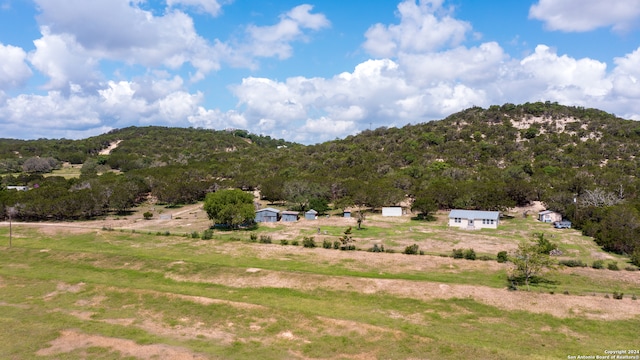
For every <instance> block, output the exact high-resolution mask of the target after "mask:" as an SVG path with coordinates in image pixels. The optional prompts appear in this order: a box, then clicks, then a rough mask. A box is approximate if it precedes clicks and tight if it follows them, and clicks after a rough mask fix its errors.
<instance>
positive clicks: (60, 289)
mask: <svg viewBox="0 0 640 360" xmlns="http://www.w3.org/2000/svg"><path fill="white" fill-rule="evenodd" d="M84 286H85V283H83V282H80V283H77V284H75V285H71V284H66V283H63V282H60V283H58V285H56V290H55V291H53V292H50V293H48V294H47V295H45V296H44V299H45V300H49V299H51V298H53V297H55V296H57V295H59V294H63V293H74V294H75V293H78V292H80V291H82V289H83V288H84Z"/></svg>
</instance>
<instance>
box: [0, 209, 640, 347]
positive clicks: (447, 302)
mask: <svg viewBox="0 0 640 360" xmlns="http://www.w3.org/2000/svg"><path fill="white" fill-rule="evenodd" d="M395 225H396V224H394V226H392V227H390V226H389V225H388V224H385V223H378V222H376V221H375V220H370V221H367V222H365V229H364V230H360V231H357V230H355V228H354V230H353V236H354V238H355V239H356V240H359V241H357V242H356V244H358V246H359V247H360V246H362V247H366V246H368V244H370V243H372V242H374V241H378V240H382V241H384V242H385V243H389V244H391V243H393V244H395V245H394V246H397V247H398V248H399V249H401V248H403V247H404V246H406V244H411V243H414V242H415V243H418V244H422V245H425V244H428V243H429V242H428V241H431V240H430V239H433V238H440V239H439V240H437V241H438V242H446V241H451V239H452V238H455V236H458V235H466V236H469V235H467V234H468V233H461V234H458V232H457V230H456V231H452V230H450V229H447V228H446V227H443V226H442V223H438V222H434V223H425V222H420V221H412V220H407V221H406V222H402V223H400V224H397V226H395ZM538 225H539V224H537V223H533V222H527V219H517V218H514V219H512V220H509V222H505V224H503V226H502V227H501V229H499V230H497V231H493V232H492V231H481V232H478V233H474V234H473V236H478V239H482V241H484V242H487V243H495V244H497V245H496V246H497V247H500V246H502V244H508V243H509V242H516V243H517V242H518V241H520V240H522V239H528V238H529V237H530V236H531V232H532V231H537V230H543V231H549V233H550V234H554V237H553V240H554V241H557V242H558V243H559V244H561V247H562V246H564V247H566V249H567V250H576V254H575V256H576V257H579V258H581V259H585V260H589V259H590V258H589V256H591V254H592V253H593V252H594V251H598V249H597V247H595V246H594V245H593V244H591V243H589V242H587V241H584V240H585V239H583V237H581V236H580V235H579V234H577V233H575V232H573V231H568V232H552V230H549V229H548V228H547V227H542V226H538ZM314 229H315V227H309V228H308V229H301V230H300V232H299V234H298V235H296V237H299V238H300V240H301V239H302V237H304V236H315V238H316V241H317V242H321V239H322V238H323V237H325V236H326V237H327V238H331V239H334V238H337V236H340V235H342V233H343V232H344V230H345V228H344V227H343V226H334V227H331V226H323V227H322V231H323V234H322V235H317V234H316V233H314ZM287 230H288V229H287V228H286V227H284V226H282V225H278V226H276V227H273V228H267V227H260V228H258V229H256V230H253V231H246V232H222V231H216V232H215V235H214V238H213V239H212V240H207V241H204V240H201V239H194V238H191V237H186V236H175V235H172V236H162V235H156V233H155V232H151V231H150V232H151V233H149V232H130V231H126V232H125V231H123V232H120V231H103V230H91V231H86V232H84V233H75V234H74V233H64V232H41V231H40V230H39V229H37V228H33V227H26V226H20V225H19V224H16V225H15V226H14V229H13V247H12V248H8V247H6V246H5V244H6V243H8V241H6V240H8V228H7V227H0V244H2V245H3V247H0V310H1V312H0V359H34V358H42V359H88V358H90V359H122V358H127V359H137V358H142V359H146V358H149V359H153V358H167V357H168V356H169V355H167V354H173V356H176V354H180V355H184V356H190V357H191V358H193V357H195V358H198V357H199V358H203V359H256V358H260V359H354V358H355V359H407V358H412V359H433V358H438V359H460V358H476V359H558V358H563V359H564V358H567V356H568V355H604V350H611V349H622V348H624V349H627V348H632V347H633V346H637V329H638V328H640V318H638V317H637V316H636V317H628V318H622V319H621V320H606V321H605V320H596V319H593V318H589V317H586V316H580V315H579V314H577V315H575V316H567V317H556V316H552V315H550V314H546V313H539V312H530V311H527V310H526V309H522V310H505V309H504V308H499V307H495V306H490V305H487V304H485V303H482V302H481V301H478V299H474V298H473V297H460V298H456V297H454V298H449V299H441V298H428V297H426V298H420V296H414V297H412V296H403V295H401V294H402V291H396V292H371V291H366V289H363V288H359V287H358V285H357V284H358V283H360V282H364V281H374V282H375V281H397V283H398V284H411V286H417V288H419V286H420V284H424V286H425V288H426V286H427V285H428V284H433V283H436V284H448V285H450V286H456V285H465V286H471V285H473V286H480V287H482V288H483V289H488V290H487V291H503V290H501V289H503V288H504V287H505V286H506V283H507V281H506V278H507V276H506V271H505V269H504V268H503V267H496V266H497V265H494V264H495V262H493V261H491V262H489V261H487V262H481V261H479V260H477V261H475V262H471V261H467V260H453V259H451V265H450V266H427V265H429V264H432V263H435V262H437V261H443V260H442V259H443V258H441V257H439V256H419V255H412V256H410V255H401V254H398V253H396V254H385V253H382V254H376V255H375V256H380V257H385V256H386V257H387V258H382V259H389V260H388V262H382V263H383V264H387V263H388V264H395V263H402V264H405V263H406V264H405V265H406V266H405V265H403V266H398V265H393V266H390V267H388V268H380V267H379V266H380V265H379V263H378V262H372V261H367V260H366V259H367V258H365V259H363V258H361V257H359V256H356V255H359V254H361V252H359V251H356V252H351V254H352V255H353V256H350V252H341V251H338V250H326V249H321V248H317V249H310V250H304V251H302V250H303V249H302V248H301V246H298V247H293V246H291V245H288V246H283V245H278V243H277V242H275V241H274V244H259V243H256V242H251V241H250V234H251V233H252V232H254V233H256V234H257V235H263V234H269V235H272V236H274V237H276V236H278V235H279V234H281V233H282V232H283V231H287ZM324 231H327V235H324ZM467 243H468V242H467ZM361 244H362V245H361ZM429 244H431V243H429ZM425 246H426V245H425ZM451 246H452V247H455V246H456V245H455V244H451ZM331 256H335V259H333V258H331ZM376 259H378V258H376ZM623 260H624V259H620V264H621V265H622V261H623ZM385 261H386V260H385ZM407 261H410V262H408V263H407ZM248 269H260V271H261V272H258V273H252V272H249V271H248ZM425 269H428V270H425ZM594 271H595V270H594ZM598 271H601V272H600V273H597V274H609V273H606V272H607V271H609V270H598ZM265 272H266V274H264V275H261V274H262V273H265ZM611 273H612V274H613V273H614V272H611ZM620 274H625V275H627V274H631V275H633V276H636V275H637V274H640V273H638V272H626V271H621V272H620ZM276 275H277V276H279V277H280V278H281V279H282V281H283V285H278V284H276V283H273V284H272V285H269V286H265V285H261V286H253V285H252V284H251V281H252V279H255V281H258V279H269V278H270V277H273V276H276ZM546 278H547V279H548V280H549V282H547V283H544V284H540V285H537V286H533V287H532V290H531V295H532V296H533V295H534V294H535V293H539V292H542V293H548V292H550V291H554V292H555V293H556V295H554V299H557V301H562V299H563V297H565V296H567V295H563V294H561V293H562V292H563V291H567V292H568V293H569V294H570V295H568V296H577V295H581V296H583V297H585V298H587V297H588V296H590V295H588V294H589V293H597V294H598V295H597V296H598V297H600V298H601V297H602V294H603V293H612V292H613V291H622V292H624V293H625V295H626V296H627V298H626V299H625V300H622V301H626V302H630V301H633V300H630V299H629V296H631V295H632V294H635V295H639V296H640V291H639V290H638V288H637V287H634V286H633V284H632V283H629V282H627V281H624V280H623V279H619V280H616V279H615V277H613V278H612V277H603V278H593V277H589V276H588V274H586V275H585V274H582V275H581V274H574V273H568V272H566V271H562V270H558V271H552V272H551V273H549V274H548V275H547V276H546ZM216 279H217V280H216ZM220 279H224V281H222V280H220ZM287 279H290V280H291V281H293V280H294V279H297V281H299V282H301V285H299V286H287V285H286V284H287V282H286V280H287ZM300 279H303V281H300ZM304 279H307V281H306V282H308V285H309V286H305V284H304V283H305V281H304ZM333 282H339V283H340V284H336V286H332V285H331V284H332V283H333ZM314 284H323V285H322V286H314ZM348 284H353V286H351V285H348ZM337 285H340V286H337ZM492 289H493V290H492ZM400 290H402V289H400ZM518 293H520V292H518ZM417 295H419V294H417ZM609 301H610V302H611V305H612V307H615V306H616V304H617V303H616V301H619V300H614V299H610V300H609ZM638 305H640V302H638ZM548 306H554V305H553V304H552V303H550V304H548ZM127 340H131V341H133V343H126V342H125V341H127ZM65 341H66V342H65ZM62 343H65V344H66V347H64V346H62V345H61V344H62ZM83 344H86V345H83ZM125 345H126V346H125ZM48 348H49V350H47V349H48ZM136 351H138V352H136ZM141 354H146V355H141Z"/></svg>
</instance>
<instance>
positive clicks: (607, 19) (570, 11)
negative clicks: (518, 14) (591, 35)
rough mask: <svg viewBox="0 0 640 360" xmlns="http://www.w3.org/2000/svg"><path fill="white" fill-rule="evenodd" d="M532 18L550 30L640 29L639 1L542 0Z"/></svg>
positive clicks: (531, 13)
mask: <svg viewBox="0 0 640 360" xmlns="http://www.w3.org/2000/svg"><path fill="white" fill-rule="evenodd" d="M529 17H530V18H532V19H538V20H541V21H543V22H544V23H545V25H546V27H547V28H548V29H549V30H560V31H568V32H573V31H575V32H582V31H591V30H595V29H597V28H601V27H611V28H613V29H614V30H616V31H628V30H630V29H631V28H633V27H637V26H638V20H639V19H640V2H638V0H607V1H602V0H539V1H538V3H536V4H534V5H532V6H531V8H530V10H529Z"/></svg>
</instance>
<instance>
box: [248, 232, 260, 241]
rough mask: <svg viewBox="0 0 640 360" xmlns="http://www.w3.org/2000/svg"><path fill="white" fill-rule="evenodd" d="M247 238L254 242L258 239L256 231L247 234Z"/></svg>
mask: <svg viewBox="0 0 640 360" xmlns="http://www.w3.org/2000/svg"><path fill="white" fill-rule="evenodd" d="M249 240H250V241H251V242H256V241H258V234H256V233H251V235H249Z"/></svg>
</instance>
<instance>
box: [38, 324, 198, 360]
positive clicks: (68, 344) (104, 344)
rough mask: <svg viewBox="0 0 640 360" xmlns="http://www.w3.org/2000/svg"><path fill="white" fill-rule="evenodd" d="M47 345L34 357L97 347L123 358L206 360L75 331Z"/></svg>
mask: <svg viewBox="0 0 640 360" xmlns="http://www.w3.org/2000/svg"><path fill="white" fill-rule="evenodd" d="M49 345H50V347H47V348H43V349H40V350H38V351H37V352H36V355H38V356H59V355H62V354H67V353H70V352H73V351H76V350H86V349H89V348H92V347H99V348H106V349H109V350H111V351H114V352H118V353H120V355H121V356H124V357H134V358H137V359H142V360H152V359H172V360H207V357H206V356H204V355H199V354H196V353H194V352H192V351H189V350H187V349H185V348H181V347H177V346H169V345H139V344H136V343H135V342H134V341H132V340H125V339H118V338H113V337H107V336H101V335H90V334H85V333H82V332H79V331H77V330H64V331H62V332H61V333H60V337H58V338H57V339H55V340H53V341H51V342H50V343H49Z"/></svg>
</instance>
